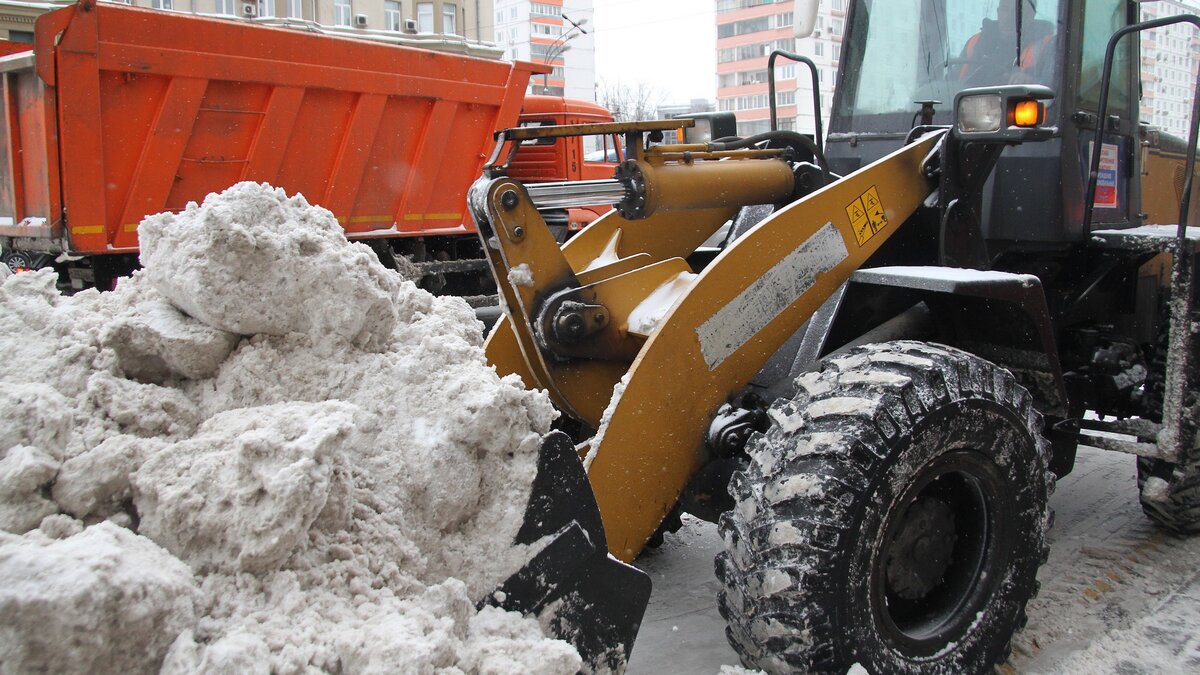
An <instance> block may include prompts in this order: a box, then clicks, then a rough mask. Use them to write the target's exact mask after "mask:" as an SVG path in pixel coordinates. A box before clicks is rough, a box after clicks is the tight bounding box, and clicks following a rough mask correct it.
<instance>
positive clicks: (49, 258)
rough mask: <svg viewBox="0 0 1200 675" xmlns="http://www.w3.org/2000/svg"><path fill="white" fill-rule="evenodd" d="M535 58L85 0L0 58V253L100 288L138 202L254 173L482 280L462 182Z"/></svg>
mask: <svg viewBox="0 0 1200 675" xmlns="http://www.w3.org/2000/svg"><path fill="white" fill-rule="evenodd" d="M539 72H542V66H539V65H535V64H531V63H522V62H516V63H510V62H503V61H493V60H488V59H481V58H474V57H468V56H462V55H457V54H450V53H442V52H436V51H431V50H428V49H417V48H410V47H403V46H397V45H392V44H385V43H380V42H371V41H367V40H359V39H350V38H345V37H332V36H328V35H321V34H314V33H309V32H301V31H297V30H293V29H288V28H274V27H266V26H260V25H254V24H252V23H248V22H244V21H240V20H235V19H231V20H222V19H214V18H203V17H195V16H188V15H184V14H176V13H170V12H161V11H153V10H144V9H137V8H131V7H125V6H121V5H114V4H107V3H106V4H103V5H97V4H95V2H94V0H84V1H82V2H80V3H79V4H77V5H74V6H71V7H67V8H64V9H61V10H57V11H54V12H50V13H48V14H45V15H43V16H41V17H39V19H38V21H37V25H36V29H35V41H34V47H33V51H32V52H24V53H18V54H13V55H10V56H5V57H3V58H0V83H2V91H3V101H4V116H3V119H2V120H0V249H2V255H3V261H4V262H5V263H7V264H8V265H9V267H11V268H14V269H19V268H23V267H29V268H37V267H43V266H47V265H55V266H56V267H58V268H59V270H60V272H61V273H62V275H63V279H64V281H67V280H69V282H70V283H71V285H72V286H74V287H75V288H82V287H86V286H91V285H96V286H99V287H101V288H104V287H108V286H109V285H111V283H112V282H113V280H114V279H115V278H116V277H117V276H120V275H123V274H127V273H128V272H129V271H131V270H132V269H134V268H135V267H136V265H137V255H136V254H137V247H138V237H137V228H138V223H139V222H140V221H141V219H142V218H143V217H144V216H145V215H147V214H151V213H157V212H161V211H178V210H181V209H183V208H184V207H185V206H186V204H187V203H188V202H189V201H200V200H202V199H203V198H204V196H205V195H207V194H208V193H210V192H214V191H220V190H223V189H225V188H227V187H229V186H230V185H232V184H234V183H237V182H238V181H243V180H253V181H263V182H268V183H271V184H272V185H276V186H278V187H281V188H283V189H285V190H286V191H287V192H288V193H302V194H304V195H305V196H306V197H307V198H308V200H309V201H310V202H311V203H314V204H319V205H321V206H324V207H325V208H327V209H329V210H330V211H332V212H333V214H334V215H335V216H337V218H338V221H339V222H341V223H342V226H343V227H344V228H345V230H346V233H347V236H349V237H350V238H352V239H359V240H363V241H365V242H366V243H369V244H371V245H372V247H373V248H375V250H376V251H377V252H378V253H379V254H380V257H381V259H384V260H385V262H387V261H389V260H392V259H393V256H394V255H404V256H406V257H408V258H409V259H410V260H413V261H415V262H417V263H419V264H424V266H425V267H424V271H425V272H427V273H428V274H429V275H430V277H431V278H437V279H440V281H438V282H437V284H438V285H442V286H444V285H445V283H446V282H445V279H446V278H447V277H450V276H453V275H451V274H450V273H452V272H453V273H459V276H463V277H465V278H466V279H467V280H466V281H461V280H460V281H458V282H451V285H453V284H454V283H459V284H460V285H461V286H462V287H461V288H452V289H449V290H453V291H454V292H458V293H461V294H472V293H476V292H480V293H486V291H487V288H486V284H487V283H488V280H486V279H485V278H484V277H485V274H477V275H470V274H463V273H469V272H470V271H471V268H472V263H471V262H469V261H470V260H471V259H472V258H476V257H478V243H477V238H476V237H475V236H474V233H473V226H472V225H471V224H470V219H469V218H465V208H464V204H465V201H466V192H467V189H468V187H469V186H470V184H471V182H472V181H473V180H474V179H475V178H477V177H478V176H479V173H480V168H481V166H482V164H483V161H484V159H485V158H486V154H487V153H488V152H489V151H490V150H491V148H492V132H493V131H495V130H497V129H502V128H506V127H511V126H515V125H516V124H517V123H518V116H519V113H520V111H521V106H522V103H523V100H524V92H525V89H526V86H527V84H528V82H529V78H530V76H531V75H533V74H535V73H539ZM557 100H558V101H560V107H562V106H565V105H568V104H567V102H565V101H563V99H557ZM558 152H561V153H563V154H566V153H567V152H568V149H567V148H566V147H565V146H563V147H560V148H559V149H558ZM608 170H609V171H610V172H611V170H612V164H611V163H610V164H609V166H608ZM571 177H572V176H571V175H569V174H567V175H562V176H549V177H548V179H551V180H565V179H568V178H571ZM464 259H466V261H464ZM439 265H441V266H442V267H439ZM479 269H482V267H479ZM476 285H479V286H480V287H479V288H475V286H476Z"/></svg>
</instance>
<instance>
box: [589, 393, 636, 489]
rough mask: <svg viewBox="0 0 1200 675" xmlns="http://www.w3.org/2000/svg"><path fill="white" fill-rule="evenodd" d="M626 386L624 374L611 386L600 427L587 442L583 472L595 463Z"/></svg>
mask: <svg viewBox="0 0 1200 675" xmlns="http://www.w3.org/2000/svg"><path fill="white" fill-rule="evenodd" d="M627 386H629V373H625V375H624V376H622V377H621V380H620V381H619V382H617V383H616V384H615V385H613V393H612V398H610V399H608V406H606V407H605V408H604V412H603V413H602V414H601V415H600V426H599V427H598V428H597V429H596V433H595V434H594V435H593V436H592V438H591V439H590V440H589V441H588V451H587V454H586V455H584V457H583V469H584V470H585V471H586V470H588V469H590V468H591V466H592V462H594V461H596V455H597V454H598V453H599V452H600V444H601V443H603V442H604V435H605V434H607V433H608V425H609V424H610V423H611V422H612V418H613V415H615V414H616V413H617V406H618V405H620V403H621V397H622V396H624V395H625V387H627Z"/></svg>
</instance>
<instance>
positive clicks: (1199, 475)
mask: <svg viewBox="0 0 1200 675" xmlns="http://www.w3.org/2000/svg"><path fill="white" fill-rule="evenodd" d="M1196 455H1200V450H1198V449H1193V450H1192V456H1193V458H1194V457H1195V456H1196ZM1137 468H1138V475H1137V485H1138V499H1139V500H1140V501H1141V503H1142V511H1143V512H1144V513H1145V514H1146V515H1147V516H1148V517H1149V518H1150V520H1153V521H1154V522H1155V523H1156V524H1158V525H1159V526H1160V527H1162V528H1163V529H1166V530H1168V531H1170V532H1174V533H1175V534H1181V535H1193V534H1198V533H1200V462H1197V461H1195V460H1194V459H1193V461H1190V462H1187V463H1184V464H1173V463H1171V462H1166V461H1163V460H1161V459H1149V458H1146V457H1139V458H1138V460H1137Z"/></svg>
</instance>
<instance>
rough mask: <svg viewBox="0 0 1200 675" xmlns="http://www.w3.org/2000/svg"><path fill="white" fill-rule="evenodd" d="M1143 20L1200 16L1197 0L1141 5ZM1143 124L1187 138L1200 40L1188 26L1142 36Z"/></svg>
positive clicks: (1160, 29) (1161, 29) (1184, 24)
mask: <svg viewBox="0 0 1200 675" xmlns="http://www.w3.org/2000/svg"><path fill="white" fill-rule="evenodd" d="M1141 9H1142V19H1143V20H1149V19H1158V18H1162V17H1167V16H1174V15H1177V14H1196V13H1200V1H1198V0H1160V1H1159V2H1147V3H1144V4H1142V5H1141ZM1141 47H1142V54H1141V60H1142V108H1141V119H1142V121H1143V122H1149V123H1150V124H1152V125H1154V126H1156V127H1158V128H1159V129H1163V130H1165V131H1167V132H1170V133H1172V134H1175V135H1176V136H1179V137H1181V138H1187V137H1188V133H1189V131H1190V130H1189V129H1188V121H1189V120H1190V119H1191V116H1192V95H1193V93H1194V92H1195V89H1196V73H1197V60H1198V59H1200V37H1197V35H1196V29H1195V28H1194V27H1193V26H1192V25H1191V24H1187V23H1183V24H1176V25H1174V26H1167V27H1165V28H1158V29H1155V30H1150V31H1145V32H1143V33H1142V44H1141Z"/></svg>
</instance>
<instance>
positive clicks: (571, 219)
mask: <svg viewBox="0 0 1200 675" xmlns="http://www.w3.org/2000/svg"><path fill="white" fill-rule="evenodd" d="M519 120H520V124H521V126H551V125H555V126H557V125H564V124H603V123H607V122H612V121H613V116H612V113H610V112H609V111H608V110H606V109H604V108H603V107H601V106H599V105H596V104H595V103H590V102H588V101H581V100H577V99H570V98H563V97H561V96H532V95H531V96H526V97H525V102H524V104H523V106H522V110H521V115H520V118H519ZM624 152H625V151H624V149H623V148H622V147H621V146H620V144H619V143H618V138H617V137H616V136H615V135H609V136H575V137H571V138H557V139H556V138H544V139H538V140H536V141H527V142H526V144H525V145H522V146H521V148H520V150H518V151H517V153H516V156H514V157H513V160H512V163H511V164H510V165H509V169H508V174H509V175H510V176H512V177H513V178H516V179H517V180H520V181H522V182H526V183H548V182H557V181H578V180H596V179H605V178H612V177H613V174H614V173H615V172H616V168H617V164H619V163H620V162H621V161H622V160H623V159H624V158H625V157H624ZM611 208H612V205H611V204H597V205H594V206H585V207H581V208H572V209H566V210H560V211H557V212H555V211H550V212H546V213H544V214H543V216H544V217H545V218H546V223H547V224H548V225H550V227H551V230H552V231H553V232H554V233H555V236H556V237H557V238H559V240H560V241H565V240H566V238H567V237H568V236H570V233H572V232H577V231H579V230H581V229H583V228H584V227H586V226H587V225H588V224H589V223H591V222H592V221H593V220H595V219H596V218H598V217H600V216H601V215H603V214H605V213H607V212H608V211H609V210H610V209H611Z"/></svg>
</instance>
